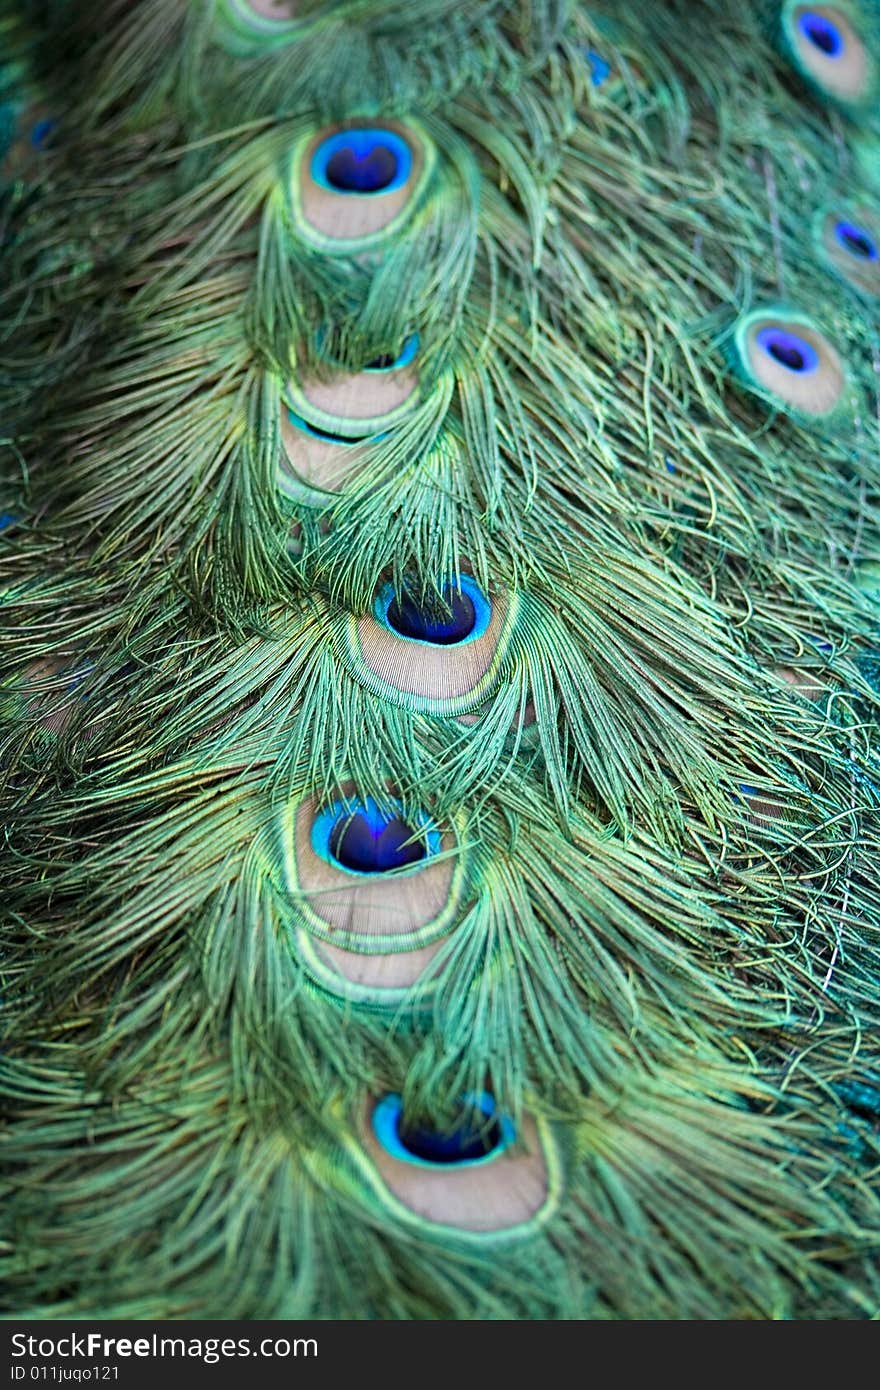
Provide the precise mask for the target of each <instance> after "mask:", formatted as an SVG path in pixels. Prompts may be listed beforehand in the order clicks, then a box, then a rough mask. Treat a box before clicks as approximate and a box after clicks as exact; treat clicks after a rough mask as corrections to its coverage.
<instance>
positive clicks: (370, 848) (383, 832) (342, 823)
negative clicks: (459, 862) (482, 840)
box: [311, 796, 440, 875]
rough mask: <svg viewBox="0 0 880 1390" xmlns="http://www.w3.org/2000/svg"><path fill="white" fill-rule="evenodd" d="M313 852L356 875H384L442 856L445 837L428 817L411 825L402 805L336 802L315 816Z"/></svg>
mask: <svg viewBox="0 0 880 1390" xmlns="http://www.w3.org/2000/svg"><path fill="white" fill-rule="evenodd" d="M311 839H312V849H313V850H314V852H315V854H316V855H318V857H319V858H320V859H323V860H324V861H325V862H328V863H330V864H332V865H333V866H334V867H335V868H337V869H342V870H344V871H345V872H346V873H350V874H366V875H373V874H384V873H388V872H389V871H390V870H393V869H406V868H412V867H413V866H416V865H419V864H421V863H422V862H423V861H424V860H426V859H428V858H430V857H431V856H432V855H434V854H436V853H437V852H438V851H439V848H440V837H439V834H438V832H437V831H436V830H435V829H433V827H432V826H431V825H430V822H429V821H428V820H427V818H426V817H416V818H415V824H412V823H410V821H409V820H408V819H407V818H406V816H405V815H404V813H403V809H402V807H400V805H399V804H398V803H397V802H392V803H390V809H389V808H383V807H381V806H380V805H379V804H378V802H377V801H375V800H374V799H373V798H372V797H369V796H368V797H365V798H364V799H363V800H362V801H356V802H354V803H350V804H346V803H345V802H342V801H336V802H334V803H333V805H332V806H330V807H328V808H327V809H326V810H324V811H322V812H321V813H320V814H319V815H317V816H316V817H315V820H314V823H313V825H312V836H311Z"/></svg>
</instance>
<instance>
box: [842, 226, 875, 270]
mask: <svg viewBox="0 0 880 1390" xmlns="http://www.w3.org/2000/svg"><path fill="white" fill-rule="evenodd" d="M834 235H835V236H836V237H837V240H838V241H839V242H840V244H841V246H842V247H843V249H844V250H845V251H849V253H850V254H851V255H853V256H858V257H859V259H860V260H863V261H876V260H877V257H878V254H880V253H878V250H877V243H876V241H875V240H874V238H873V237H872V236H869V234H868V233H867V232H866V231H865V230H864V228H863V227H857V226H856V224H855V223H854V222H838V223H837V225H836V227H835V228H834Z"/></svg>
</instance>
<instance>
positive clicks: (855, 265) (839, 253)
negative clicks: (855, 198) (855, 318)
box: [815, 201, 880, 299]
mask: <svg viewBox="0 0 880 1390" xmlns="http://www.w3.org/2000/svg"><path fill="white" fill-rule="evenodd" d="M815 240H816V243H817V250H818V252H819V256H820V258H821V259H822V260H823V261H824V262H825V264H826V266H827V268H828V269H829V270H830V271H832V272H833V274H835V275H837V276H839V277H840V279H841V280H844V281H845V282H846V283H847V285H849V287H850V289H853V290H855V291H856V292H857V293H858V294H860V295H866V296H868V297H869V298H872V299H873V298H876V296H877V295H880V215H878V211H877V207H876V205H875V204H873V203H869V202H864V201H863V202H859V203H852V204H846V205H841V204H837V205H832V206H831V207H828V208H823V209H821V210H820V211H819V213H818V216H817V219H816V226H815Z"/></svg>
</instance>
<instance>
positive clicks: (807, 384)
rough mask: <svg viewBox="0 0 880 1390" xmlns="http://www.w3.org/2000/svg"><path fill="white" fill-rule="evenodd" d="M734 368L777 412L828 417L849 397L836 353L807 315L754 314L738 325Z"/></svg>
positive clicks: (839, 359)
mask: <svg viewBox="0 0 880 1390" xmlns="http://www.w3.org/2000/svg"><path fill="white" fill-rule="evenodd" d="M734 348H735V354H734V366H735V367H736V370H737V373H738V375H739V376H740V377H741V378H742V379H743V381H744V382H745V384H746V385H748V386H750V387H751V388H752V390H754V391H756V392H757V393H758V394H759V395H761V396H763V397H765V398H768V399H769V400H771V401H772V402H773V403H774V404H775V405H776V406H777V408H782V409H785V410H788V411H789V412H791V413H792V414H794V415H802V416H807V417H809V418H810V419H815V418H817V417H820V416H829V415H831V414H833V412H834V411H835V410H836V409H837V408H838V406H839V405H840V404H841V402H842V401H843V399H844V397H845V395H846V392H847V375H846V370H845V368H844V365H843V362H842V360H841V358H840V354H839V353H838V352H837V350H836V348H835V347H834V346H833V344H832V343H831V342H829V340H828V338H826V337H825V335H824V334H823V333H821V332H820V331H819V330H818V329H817V328H816V327H815V326H814V325H813V324H812V323H811V322H810V320H809V319H808V318H806V316H804V315H802V314H800V313H797V312H792V311H789V310H782V311H780V310H775V309H766V310H756V311H754V312H753V313H751V314H747V315H746V316H745V317H744V318H743V319H742V320H741V321H740V323H739V324H738V325H737V326H736V330H735V335H734Z"/></svg>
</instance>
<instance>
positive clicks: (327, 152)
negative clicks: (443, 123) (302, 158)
mask: <svg viewBox="0 0 880 1390" xmlns="http://www.w3.org/2000/svg"><path fill="white" fill-rule="evenodd" d="M412 163H413V157H412V151H411V149H410V147H409V145H408V144H407V142H406V140H404V139H403V137H402V136H401V135H398V134H397V132H396V131H393V130H381V129H368V128H363V127H355V128H354V129H351V130H339V131H337V132H336V133H335V134H334V135H330V136H328V137H327V138H326V139H325V140H322V141H321V143H320V144H319V145H318V147H317V149H316V150H315V152H314V154H313V155H312V162H311V175H312V178H313V179H314V181H315V183H317V184H318V185H319V186H320V187H322V188H326V189H329V190H330V191H331V192H333V193H345V194H349V195H355V196H357V197H364V196H367V197H369V196H371V195H374V194H387V193H394V192H395V191H396V190H397V189H399V188H403V186H404V185H405V184H406V182H407V180H408V179H409V177H410V174H411V172H412Z"/></svg>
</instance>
